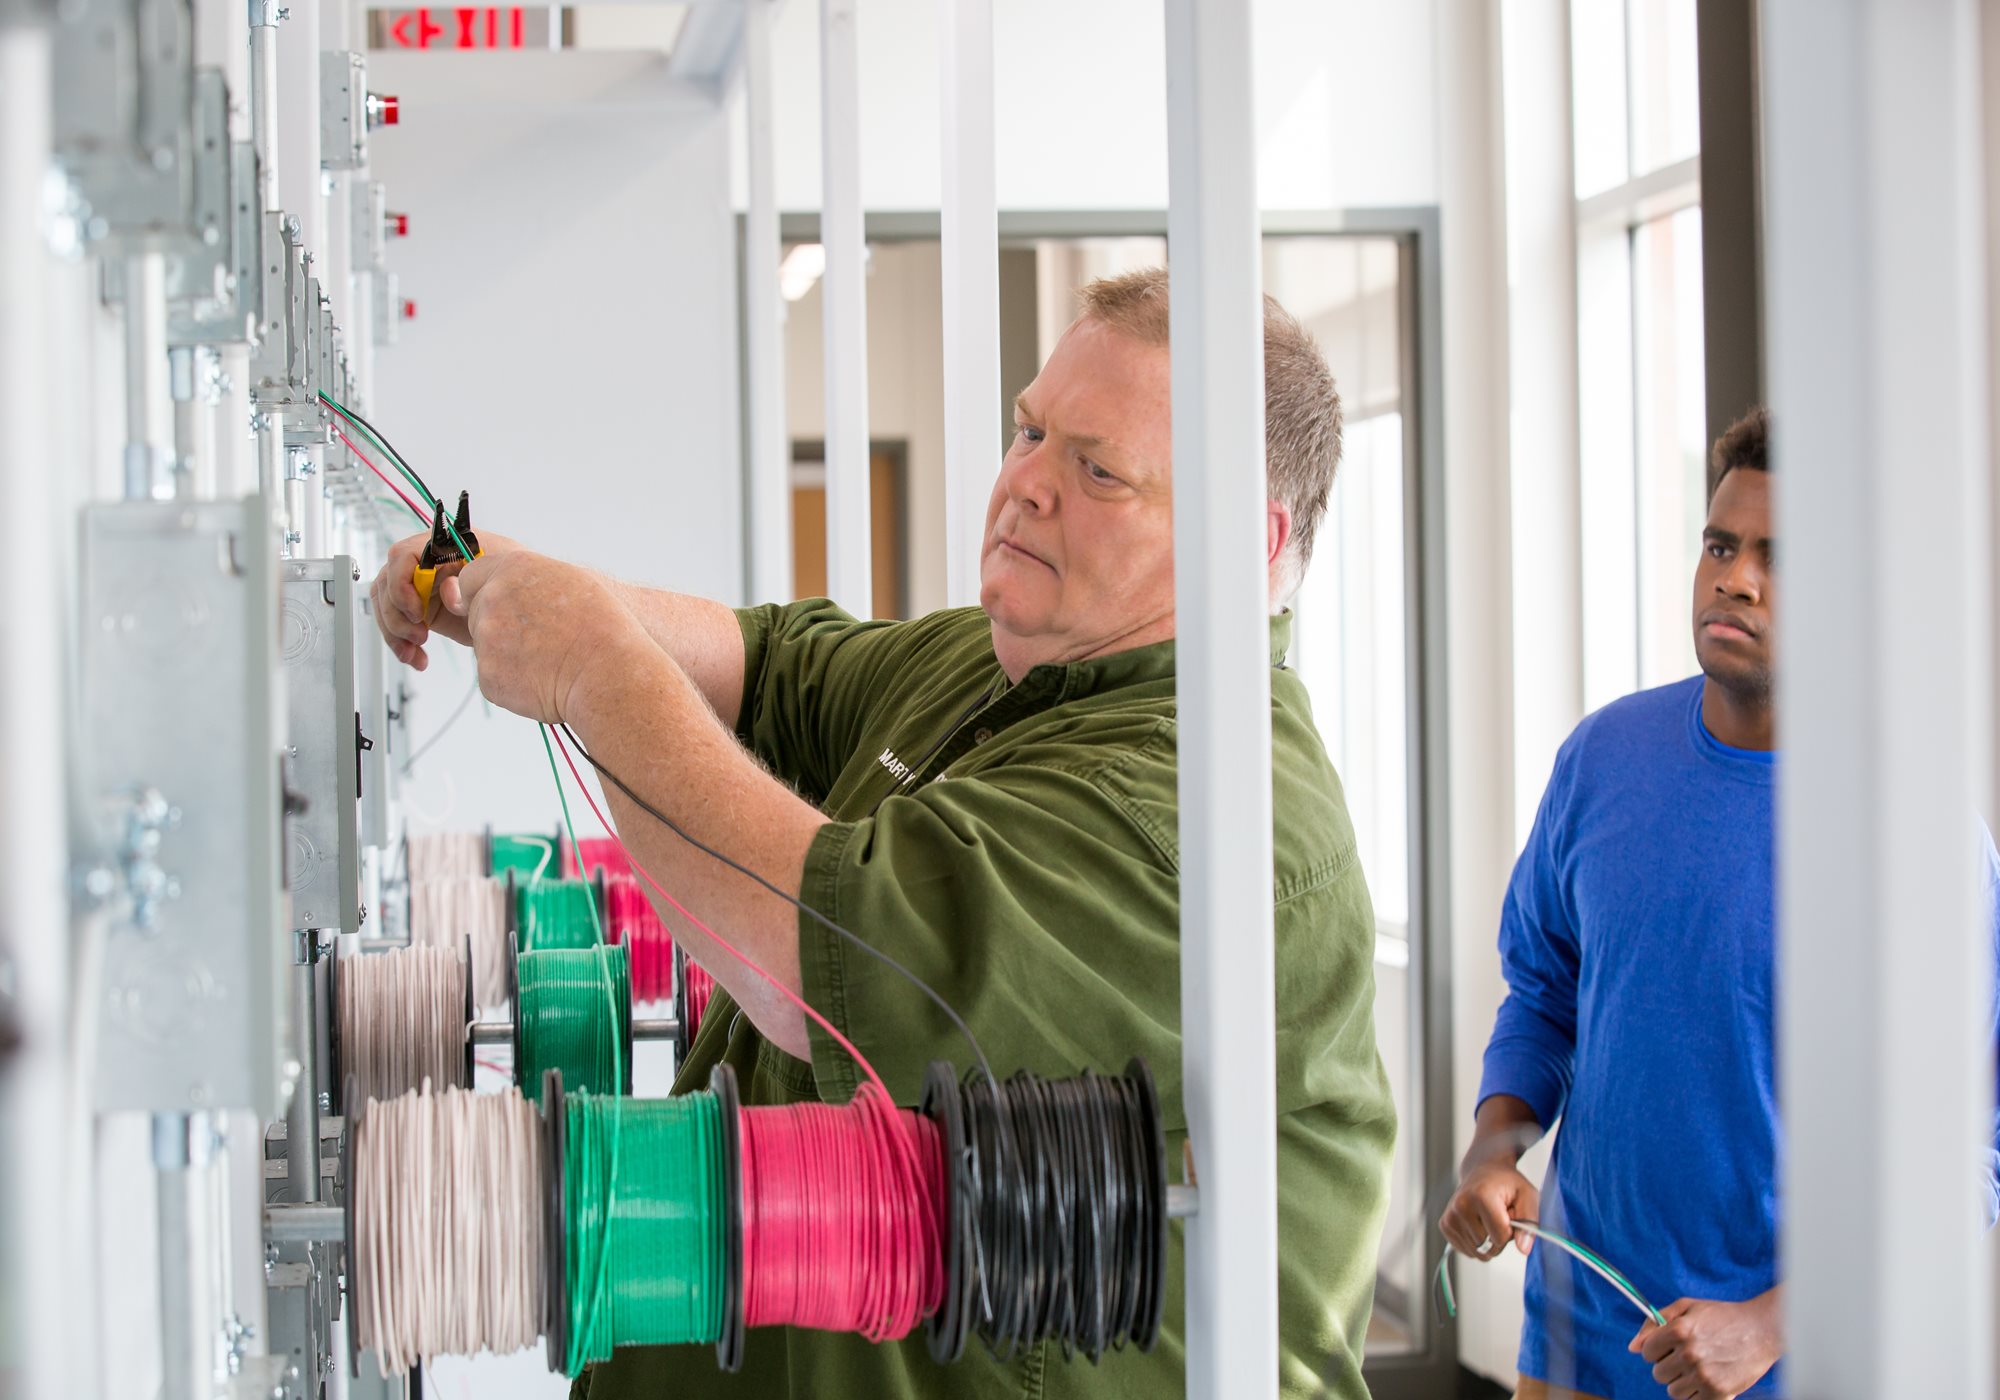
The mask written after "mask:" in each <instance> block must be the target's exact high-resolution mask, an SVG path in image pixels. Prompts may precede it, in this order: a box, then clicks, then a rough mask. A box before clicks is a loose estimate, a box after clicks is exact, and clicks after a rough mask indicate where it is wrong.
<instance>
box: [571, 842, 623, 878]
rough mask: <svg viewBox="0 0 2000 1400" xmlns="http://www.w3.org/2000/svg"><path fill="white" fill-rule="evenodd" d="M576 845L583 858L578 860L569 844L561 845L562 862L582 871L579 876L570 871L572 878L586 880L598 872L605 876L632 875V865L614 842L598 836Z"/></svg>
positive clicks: (620, 847) (621, 848)
mask: <svg viewBox="0 0 2000 1400" xmlns="http://www.w3.org/2000/svg"><path fill="white" fill-rule="evenodd" d="M577 844H578V845H580V846H582V847H583V856H582V859H580V860H579V859H577V858H576V857H575V855H574V853H573V852H571V850H570V849H569V843H568V842H564V843H563V858H564V861H565V862H566V863H569V864H574V865H575V866H577V867H578V869H580V870H581V871H582V874H581V875H577V874H576V872H575V871H571V872H570V874H571V876H572V877H573V878H579V879H586V880H587V879H589V878H590V877H591V876H592V875H594V874H596V873H597V872H598V871H600V870H602V871H603V872H604V873H605V874H607V875H630V874H631V873H632V865H631V862H630V860H629V858H628V857H627V856H626V854H625V848H624V847H623V846H620V845H619V844H618V843H617V842H616V841H610V840H606V839H604V838H603V837H601V836H600V837H595V838H593V839H591V840H589V841H580V842H578V843H577Z"/></svg>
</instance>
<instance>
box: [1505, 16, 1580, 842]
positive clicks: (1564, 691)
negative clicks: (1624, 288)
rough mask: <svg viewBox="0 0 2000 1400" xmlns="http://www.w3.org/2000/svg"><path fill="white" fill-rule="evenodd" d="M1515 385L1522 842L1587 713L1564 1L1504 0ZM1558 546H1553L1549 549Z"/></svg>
mask: <svg viewBox="0 0 2000 1400" xmlns="http://www.w3.org/2000/svg"><path fill="white" fill-rule="evenodd" d="M1500 24H1501V63H1502V72H1503V75H1504V77H1503V81H1504V82H1505V84H1506V87H1507V91H1508V93H1509V97H1508V101H1507V121H1506V123H1505V128H1504V130H1505V137H1504V141H1505V149H1506V153H1507V156H1506V161H1507V164H1506V189H1507V261H1508V265H1509V267H1510V268H1511V270H1512V275H1511V276H1510V278H1509V281H1510V282H1511V283H1512V295H1511V296H1510V298H1509V301H1508V309H1509V315H1508V357H1507V358H1508V363H1509V364H1510V365H1516V366H1521V367H1523V372H1521V373H1519V374H1516V375H1514V376H1512V378H1511V379H1510V381H1509V385H1508V400H1509V410H1510V412H1509V439H1510V453H1511V457H1510V460H1511V461H1512V462H1513V467H1514V469H1513V472H1512V474H1511V475H1512V481H1511V486H1512V490H1513V511H1512V528H1513V532H1514V538H1513V546H1514V547H1513V567H1514V596H1515V597H1517V598H1533V599H1535V600H1536V612H1537V618H1536V621H1535V625H1534V626H1532V627H1517V628H1515V629H1514V735H1515V737H1514V773H1515V777H1516V779H1517V781H1516V784H1515V789H1514V791H1515V831H1516V832H1517V833H1519V836H1520V837H1521V839H1525V838H1526V835H1527V831H1528V828H1529V826H1530V825H1531V824H1532V823H1533V821H1534V817H1535V807H1536V805H1537V803H1538V801H1539V799H1540V797H1541V792H1542V788H1543V787H1544V786H1545V785H1546V783H1547V780H1548V775H1549V773H1550V772H1551V771H1552V770H1553V769H1554V767H1555V758H1556V750H1557V749H1559V748H1561V747H1562V742H1563V739H1564V738H1565V737H1566V736H1567V735H1568V734H1569V732H1570V730H1572V729H1574V728H1575V727H1576V724H1577V721H1579V720H1581V719H1582V718H1583V601H1582V600H1583V570H1582V561H1581V558H1580V553H1581V550H1580V542H1581V540H1582V539H1583V532H1582V528H1581V521H1580V513H1581V505H1582V492H1581V473H1580V471H1579V470H1578V450H1579V448H1578V435H1579V422H1580V419H1579V415H1578V412H1577V314H1576V312H1577V246H1576V243H1577V240H1576V167H1575V164H1574V162H1573V160H1572V158H1571V152H1572V151H1574V150H1575V146H1576V133H1575V128H1574V123H1573V119H1572V116H1571V111H1572V106H1571V96H1572V92H1571V83H1570V16H1569V3H1568V0H1506V3H1505V5H1504V6H1503V7H1502V9H1501V21H1500ZM1549 544H1553V545H1554V547H1553V548H1551V547H1547V546H1548V545H1549Z"/></svg>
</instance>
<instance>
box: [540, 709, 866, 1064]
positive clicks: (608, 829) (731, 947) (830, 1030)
mask: <svg viewBox="0 0 2000 1400" xmlns="http://www.w3.org/2000/svg"><path fill="white" fill-rule="evenodd" d="M549 733H551V734H553V735H554V736H555V740H556V747H557V748H559V749H561V750H562V756H563V762H564V763H567V764H568V765H569V771H570V776H571V777H573V778H575V779H576V785H577V788H578V789H579V790H580V791H581V792H582V793H583V800H584V801H585V802H588V803H589V804H590V810H591V813H592V815H594V816H595V817H596V818H597V823H598V825H599V826H602V827H603V828H604V831H605V834H606V835H608V836H609V837H610V838H611V839H612V841H613V842H615V843H616V844H617V846H618V849H619V850H620V851H623V852H624V854H625V859H626V860H627V861H628V862H630V864H631V866H632V869H633V870H634V871H635V872H636V873H637V874H638V876H639V878H640V879H642V880H644V881H645V882H646V883H647V884H649V885H651V886H652V887H653V889H654V891H655V892H656V893H657V894H658V895H659V896H660V898H661V899H664V900H665V901H666V902H667V903H669V904H671V905H672V906H673V907H674V908H675V909H676V910H677V911H678V912H679V913H680V916H681V917H682V918H683V919H686V920H687V921H688V922H689V923H691V924H693V925H694V926H695V927H696V928H698V929H700V930H701V931H702V932H703V933H705V934H707V935H708V936H709V937H710V938H712V939H714V940H715V943H716V946H717V947H719V948H721V949H722V951H723V952H725V953H727V954H729V956H730V957H732V958H734V959H736V961H738V962H740V963H742V964H743V965H744V966H745V967H747V968H749V969H750V970H751V971H752V972H754V973H756V974H757V975H758V976H759V977H761V978H763V979H764V980H765V981H766V982H769V983H770V984H771V985H772V987H774V988H776V989H777V991H778V994H779V995H780V996H782V997H784V999H785V1000H786V1001H789V1002H790V1003H791V1004H792V1005H794V1006H796V1007H797V1008H798V1009H799V1010H800V1011H802V1012H804V1013H805V1014H806V1016H807V1017H808V1018H809V1019H810V1020H811V1021H812V1022H813V1024H815V1025H817V1026H818V1027H819V1028H820V1029H821V1030H823V1031H825V1032H826V1033H827V1034H828V1035H830V1036H832V1037H833V1038H834V1040H835V1041H836V1042H837V1043H838V1044H839V1045H840V1048H841V1049H843V1050H845V1051H846V1052H847V1053H848V1054H849V1055H850V1056H852V1057H853V1060H854V1063H856V1064H857V1065H860V1066H861V1068H862V1071H863V1072H864V1073H866V1074H867V1076H868V1078H869V1081H870V1082H871V1083H873V1084H874V1085H875V1087H876V1088H877V1089H880V1090H881V1091H882V1097H883V1099H884V1101H886V1102H888V1103H894V1102H895V1099H894V1098H893V1097H892V1096H891V1095H890V1093H889V1086H888V1085H886V1084H884V1083H883V1082H882V1076H881V1075H879V1074H877V1073H876V1072H875V1066H873V1065H871V1064H869V1063H868V1057H867V1056H866V1055H863V1054H862V1053H861V1052H860V1051H859V1050H857V1049H855V1048H854V1042H853V1041H851V1040H849V1039H848V1038H847V1037H846V1036H844V1035H842V1034H841V1033H840V1030H839V1028H838V1027H836V1026H835V1025H834V1024H833V1022H831V1021H829V1020H827V1019H826V1017H824V1016H822V1015H820V1014H819V1012H818V1011H816V1010H814V1009H813V1007H812V1006H811V1005H810V1004H808V1003H807V1001H806V999H805V998H804V997H802V996H800V995H799V994H798V993H797V992H795V991H793V990H792V989H791V988H790V987H787V986H786V985H785V984H784V983H783V982H780V981H779V980H778V979H777V978H775V977H773V976H772V975H771V974H770V973H768V972H766V971H765V970H764V969H763V968H762V967H759V966H758V965H757V964H756V963H755V962H753V961H752V960H751V959H750V958H749V957H748V956H747V955H746V954H744V953H743V952H742V951H741V950H740V949H738V948H737V946H736V945H735V944H734V943H731V942H730V941H729V940H728V939H726V938H724V937H723V936H722V935H721V934H719V933H717V932H716V931H715V930H714V929H712V928H710V927H709V926H708V925H707V924H705V923H703V922H702V921H701V920H700V919H697V918H696V917H695V916H694V914H693V913H692V912H691V911H690V910H689V909H688V907H687V906H686V905H685V904H682V903H681V902H680V901H679V900H678V899H675V898H674V897H673V896H672V895H670V894H668V893H667V892H666V891H665V890H664V889H662V888H661V887H660V882H659V881H658V880H655V879H654V878H653V877H652V875H651V874H649V873H648V872H647V870H646V867H645V866H643V865H641V864H639V862H638V861H636V860H633V859H632V852H631V850H630V849H629V848H628V847H627V846H626V845H625V843H624V842H623V841H622V840H620V839H619V837H618V833H617V831H616V830H615V829H614V828H613V827H612V825H611V821H610V819H609V818H608V817H606V816H605V815H604V812H603V810H602V809H601V808H600V807H599V806H598V805H597V800H596V799H595V798H593V797H592V796H591V795H590V788H589V787H588V786H587V785H586V784H585V783H584V781H583V774H582V773H580V772H578V771H577V767H576V760H575V759H573V758H571V757H570V753H569V745H568V744H566V743H564V742H563V734H562V730H561V729H559V728H557V727H555V726H553V725H552V726H550V728H549Z"/></svg>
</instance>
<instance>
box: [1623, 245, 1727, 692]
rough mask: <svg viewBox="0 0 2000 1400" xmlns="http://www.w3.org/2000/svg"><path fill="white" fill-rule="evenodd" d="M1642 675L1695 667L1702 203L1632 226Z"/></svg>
mask: <svg viewBox="0 0 2000 1400" xmlns="http://www.w3.org/2000/svg"><path fill="white" fill-rule="evenodd" d="M1632 329H1633V337H1634V357H1633V358H1634V389H1635V392H1634V395H1633V397H1634V400H1635V418H1636V420H1637V423H1636V427H1637V452H1636V454H1635V455H1636V458H1637V469H1638V480H1637V492H1636V496H1637V507H1638V524H1639V549H1638V555H1639V558H1638V567H1639V684H1640V685H1642V686H1653V685H1664V684H1666V683H1667V682H1669V681H1674V680H1679V679H1681V678H1682V677H1684V676H1691V675H1693V674H1694V672H1695V658H1694V623H1693V621H1692V618H1693V590H1694V568H1695V556H1696V552H1697V550H1698V548H1699V542H1700V539H1701V530H1702V525H1703V523H1704V522H1705V521H1706V519H1707V515H1708V499H1707V486H1706V481H1707V476H1706V471H1705V465H1706V462H1707V457H1708V426H1707V421H1706V406H1705V390H1704V385H1703V382H1702V373H1703V352H1702V314H1701V210H1700V209H1699V208H1692V209H1683V210H1681V211H1680V212H1679V213H1676V214H1670V215H1667V216H1666V217H1664V218H1659V219H1653V220H1650V221H1648V222H1646V223H1643V224H1641V225H1639V227H1638V228H1637V229H1635V230H1633V233H1632Z"/></svg>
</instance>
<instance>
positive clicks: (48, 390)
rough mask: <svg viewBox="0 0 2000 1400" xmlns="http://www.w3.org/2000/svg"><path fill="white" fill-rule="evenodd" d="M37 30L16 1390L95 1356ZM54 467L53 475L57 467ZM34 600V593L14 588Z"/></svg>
mask: <svg viewBox="0 0 2000 1400" xmlns="http://www.w3.org/2000/svg"><path fill="white" fill-rule="evenodd" d="M50 89H51V84H50V46H49V32H48V30H47V28H45V27H44V26H43V25H42V24H40V23H38V22H36V21H35V20H34V19H32V18H30V17H28V16H26V15H22V14H19V13H0V385H4V386H5V389H4V390H0V392H4V394H5V395H6V398H7V403H8V405H9V409H8V411H7V412H6V413H0V491H4V493H5V498H6V502H7V508H6V509H5V510H0V589H4V590H5V596H7V597H10V598H14V599H17V600H20V603H19V605H18V606H14V607H9V608H4V609H0V656H4V657H5V658H6V662H5V664H4V665H0V773H5V774H6V775H7V777H6V781H5V782H4V783H0V977H4V978H5V982H6V988H5V991H4V992H0V1000H4V1002H5V1012H4V1015H5V1018H6V1019H7V1020H8V1021H10V1022H11V1023H12V1028H13V1030H14V1031H15V1032H16V1034H17V1035H18V1036H19V1039H20V1046H19V1049H18V1050H17V1051H16V1052H15V1053H14V1055H13V1057H12V1058H11V1059H10V1060H8V1061H7V1062H6V1063H5V1067H4V1072H0V1118H4V1119H5V1120H6V1121H7V1122H8V1123H10V1124H30V1123H33V1124H40V1125H43V1130H40V1131H33V1132H18V1131H10V1132H7V1133H5V1134H4V1135H0V1154H4V1158H0V1175H4V1177H5V1179H6V1182H7V1190H6V1193H5V1194H4V1195H3V1196H0V1232H4V1234H5V1237H6V1240H7V1246H6V1249H5V1250H4V1251H0V1269H4V1270H5V1271H6V1272H7V1274H8V1275H9V1277H8V1278H7V1279H6V1281H5V1283H4V1285H0V1288H4V1291H5V1292H6V1294H7V1295H8V1297H9V1304H8V1306H9V1307H11V1308H12V1309H13V1310H14V1315H13V1317H12V1319H11V1320H10V1324H9V1325H10V1327H11V1329H12V1330H13V1332H14V1336H15V1338H16V1342H15V1347H16V1348H17V1350H16V1351H15V1354H14V1355H15V1359H14V1362H13V1363H12V1375H11V1376H10V1378H9V1379H10V1381H11V1382H12V1384H13V1387H14V1388H15V1389H16V1390H17V1391H18V1393H20V1394H23V1395H59V1394H62V1393H64V1392H65V1391H85V1392H87V1391H89V1390H91V1389H93V1388H94V1387H93V1386H92V1384H91V1380H92V1379H93V1378H94V1371H93V1368H91V1367H90V1366H88V1365H86V1366H85V1367H84V1368H83V1371H82V1374H81V1375H80V1376H79V1375H77V1374H72V1373H71V1365H72V1361H73V1360H74V1359H75V1357H76V1353H77V1352H78V1351H79V1350H81V1351H83V1352H85V1353H87V1352H88V1351H89V1348H88V1347H87V1346H82V1345H80V1343H81V1342H82V1340H83V1339H85V1338H88V1337H90V1336H91V1335H92V1331H93V1328H92V1324H91V1320H90V1317H89V1314H90V1312H91V1309H90V1308H89V1307H88V1306H86V1305H84V1303H83V1300H85V1299H87V1298H89V1297H90V1296H91V1294H90V1292H89V1290H88V1288H87V1287H86V1285H85V1281H86V1280H88V1279H89V1277H90V1274H89V1269H88V1266H87V1264H86V1263H85V1262H84V1261H83V1260H82V1259H80V1258H79V1256H80V1255H81V1254H83V1253H84V1252H85V1251H82V1250H79V1249H77V1248H76V1238H75V1235H74V1233H73V1229H74V1227H75V1226H76V1224H77V1221H76V1219H75V1217H74V1215H73V1214H72V1213H71V1212H69V1211H68V1210H67V1209H66V1208H65V1206H64V1203H66V1202H71V1201H74V1200H76V1199H77V1193H75V1192H73V1191H71V1190H69V1189H68V1187H67V1185H66V1183H68V1182H70V1181H73V1180H75V1179H76V1177H77V1176H78V1175H79V1174H82V1173H84V1172H85V1171H86V1170H87V1164H86V1163H84V1162H80V1161H74V1160H72V1161H68V1162H65V1160H64V1153H65V1150H66V1148H68V1147H69V1146H71V1145H72V1144H73V1143H74V1142H75V1140H76V1138H77V1136H78V1135H77V1134H75V1133H72V1132H70V1131H68V1130H67V1128H66V1127H65V1126H59V1125H66V1124H68V1123H69V1122H71V1121H72V1120H73V1119H74V1117H75V1109H74V1107H73V1106H72V1105H71V1103H70V1102H69V1097H68V1095H67V1093H66V1092H65V1086H66V1083H67V1076H66V1073H65V1060H64V1048H65V1046H66V1044H67V1038H66V1032H65V1009H66V1008H67V1006H68V1005H69V959H70V952H71V948H72V946H73V943H72V939H71V937H70V922H69V917H70V911H69V898H68V868H69V856H68V850H67V843H66V832H67V825H68V824H67V823H66V822H65V821H64V820H63V816H62V814H63V811H64V808H65V801H66V797H65V789H64V780H63V733H64V728H65V725H64V719H63V716H64V704H63V700H64V696H63V691H64V685H63V681H62V677H63V675H64V670H65V667H64V659H63V633H64V630H65V622H64V616H65V610H64V608H63V607H62V606H61V605H59V604H57V603H55V602H54V600H53V596H52V595H54V594H55V593H56V590H57V589H58V588H61V587H62V586H63V583H62V581H63V580H65V579H66V565H65V562H64V559H65V551H64V549H63V545H62V541H63V540H64V538H65V537H66V535H67V533H68V532H69V531H71V530H73V529H74V528H75V525H74V517H72V516H69V515H68V514H67V513H66V512H59V511H58V509H57V505H56V502H57V483H58V481H64V482H65V490H64V494H63V499H65V500H68V499H72V498H73V497H74V494H75V493H74V491H73V485H72V484H73V482H74V481H75V479H76V478H77V477H78V476H81V475H83V474H84V473H83V472H82V469H81V468H80V467H79V466H78V465H77V464H75V463H62V462H58V461H56V460H55V458H53V457H52V456H51V452H52V450H53V448H54V446H55V434H54V432H53V425H52V408H51V405H52V404H53V402H54V401H55V396H54V393H53V390H54V385H53V384H51V382H50V374H49V360H50V358H51V352H50V336H49V325H48V321H49V301H48V287H49V282H50V262H49V257H48V249H47V246H46V244H44V242H43V241H42V233H41V229H42V224H41V210H42V198H43V189H44V181H45V180H46V179H47V175H48V167H49V139H50V136H49V110H50V103H51V100H52V93H51V90H50ZM65 479H67V480H65ZM30 599H35V600H40V601H38V602H32V603H31V602H29V601H27V600H30Z"/></svg>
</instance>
